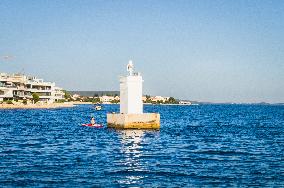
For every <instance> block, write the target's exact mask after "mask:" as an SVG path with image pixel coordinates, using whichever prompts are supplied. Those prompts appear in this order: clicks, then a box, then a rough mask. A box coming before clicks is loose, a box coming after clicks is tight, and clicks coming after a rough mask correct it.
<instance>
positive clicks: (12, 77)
mask: <svg viewBox="0 0 284 188" xmlns="http://www.w3.org/2000/svg"><path fill="white" fill-rule="evenodd" d="M33 93H37V94H38V95H39V101H41V102H45V103H53V102H56V101H58V100H62V99H64V92H63V89H62V88H59V87H56V86H55V83H54V82H45V81H44V80H43V79H38V78H36V77H31V76H26V75H23V74H6V73H0V101H4V100H31V99H32V94H33Z"/></svg>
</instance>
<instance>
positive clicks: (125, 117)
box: [107, 60, 160, 129]
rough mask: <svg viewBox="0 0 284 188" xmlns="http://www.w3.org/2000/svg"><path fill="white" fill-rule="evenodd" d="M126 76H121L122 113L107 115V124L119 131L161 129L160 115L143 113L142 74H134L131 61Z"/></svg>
mask: <svg viewBox="0 0 284 188" xmlns="http://www.w3.org/2000/svg"><path fill="white" fill-rule="evenodd" d="M127 72H128V74H127V75H126V76H121V77H120V79H119V82H120V113H119V114H115V113H112V114H107V124H108V127H111V128H119V129H159V128H160V114H157V113H143V101H142V85H143V79H142V76H141V74H140V73H136V72H134V65H133V63H132V61H131V60H130V61H129V63H128V65H127Z"/></svg>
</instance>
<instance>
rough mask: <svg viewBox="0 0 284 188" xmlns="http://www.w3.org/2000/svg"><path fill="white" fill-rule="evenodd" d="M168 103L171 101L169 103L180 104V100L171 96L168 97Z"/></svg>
mask: <svg viewBox="0 0 284 188" xmlns="http://www.w3.org/2000/svg"><path fill="white" fill-rule="evenodd" d="M167 103H169V104H178V101H177V100H176V99H175V98H173V97H170V98H169V99H168V101H167Z"/></svg>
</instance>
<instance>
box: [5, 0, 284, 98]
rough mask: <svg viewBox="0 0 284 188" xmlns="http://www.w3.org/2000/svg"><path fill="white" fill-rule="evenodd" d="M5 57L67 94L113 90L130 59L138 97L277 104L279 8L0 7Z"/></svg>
mask: <svg viewBox="0 0 284 188" xmlns="http://www.w3.org/2000/svg"><path fill="white" fill-rule="evenodd" d="M7 54H8V55H13V56H15V57H14V59H12V60H9V61H4V60H3V58H2V59H1V60H0V72H9V73H12V72H20V71H22V70H24V72H25V73H26V74H30V75H36V76H38V77H42V78H44V79H45V80H49V81H55V82H56V83H57V85H59V86H62V87H64V88H66V89H68V90H118V89H119V82H118V75H123V74H126V68H125V66H126V64H127V62H128V60H129V59H132V60H133V61H134V64H135V66H136V70H137V71H139V72H142V75H143V77H144V80H145V82H144V93H145V94H146V93H147V94H151V95H163V96H174V97H177V98H181V99H191V100H200V101H212V102H229V101H231V102H261V101H265V102H284V1H283V0H279V1H276V0H274V1H273V0H272V1H266V0H263V1H261V0H247V1H242V0H237V1H236V0H231V1H230V0H223V1H217V0H216V1H212V0H208V1H205V0H185V1H178V0H174V1H166V0H161V1H146V0H145V1H118V0H117V1H103V0H101V1H95V0H90V1H87V0H82V1H78V0H74V1H72V0H66V1H63V0H53V1H49V0H45V1H41V0H33V1H28V0H21V1H17V0H13V1H11V0H1V1H0V56H1V55H7Z"/></svg>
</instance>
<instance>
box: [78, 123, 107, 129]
mask: <svg viewBox="0 0 284 188" xmlns="http://www.w3.org/2000/svg"><path fill="white" fill-rule="evenodd" d="M82 126H86V127H94V128H102V127H104V126H102V125H100V124H94V125H92V124H90V123H89V124H82Z"/></svg>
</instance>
